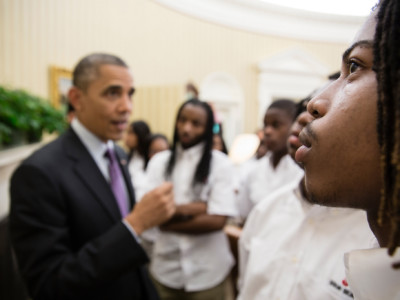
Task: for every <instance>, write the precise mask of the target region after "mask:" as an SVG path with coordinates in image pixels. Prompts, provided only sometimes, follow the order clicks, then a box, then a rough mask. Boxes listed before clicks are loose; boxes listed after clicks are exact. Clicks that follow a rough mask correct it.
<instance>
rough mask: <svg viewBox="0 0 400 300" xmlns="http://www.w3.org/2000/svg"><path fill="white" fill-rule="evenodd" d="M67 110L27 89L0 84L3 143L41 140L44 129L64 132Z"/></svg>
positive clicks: (1, 137)
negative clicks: (60, 108) (16, 88)
mask: <svg viewBox="0 0 400 300" xmlns="http://www.w3.org/2000/svg"><path fill="white" fill-rule="evenodd" d="M65 128H66V121H65V114H64V112H63V111H61V110H58V109H56V108H54V107H53V106H51V105H50V104H49V103H48V101H45V100H43V99H41V98H40V97H37V96H34V95H32V94H30V93H28V92H26V91H22V90H12V89H7V88H4V87H1V86H0V147H1V148H3V149H4V148H7V147H12V146H15V145H20V144H23V143H33V142H37V141H40V139H41V137H42V134H43V132H48V133H53V132H58V133H61V132H62V131H64V129H65Z"/></svg>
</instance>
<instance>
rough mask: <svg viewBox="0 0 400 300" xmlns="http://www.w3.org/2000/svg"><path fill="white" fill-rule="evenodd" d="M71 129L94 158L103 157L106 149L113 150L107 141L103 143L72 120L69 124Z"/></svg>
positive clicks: (77, 121) (80, 124) (112, 144)
mask: <svg viewBox="0 0 400 300" xmlns="http://www.w3.org/2000/svg"><path fill="white" fill-rule="evenodd" d="M71 127H72V129H73V130H74V131H75V133H76V134H77V135H78V137H79V138H80V139H81V141H82V143H83V144H84V145H85V147H86V149H87V150H88V151H89V153H90V154H91V155H92V156H93V157H94V158H95V159H99V158H102V157H103V156H104V153H105V152H106V150H107V148H111V149H112V148H114V143H113V142H112V141H111V140H108V141H107V143H104V142H103V141H102V140H100V139H99V138H98V137H97V136H96V135H94V134H93V133H92V132H90V131H89V130H88V129H87V128H86V127H85V126H84V125H83V124H82V123H81V122H80V121H79V120H78V118H74V119H73V120H72V122H71Z"/></svg>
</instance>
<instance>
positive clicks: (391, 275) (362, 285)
mask: <svg viewBox="0 0 400 300" xmlns="http://www.w3.org/2000/svg"><path fill="white" fill-rule="evenodd" d="M399 261H400V248H399V247H398V248H397V249H396V252H395V254H394V256H389V255H388V252H387V248H377V249H367V250H357V251H352V252H349V253H346V255H345V258H344V262H345V267H346V276H347V281H348V282H349V285H350V287H351V289H352V291H353V294H354V299H355V300H377V299H379V300H381V299H382V300H399V299H400V270H395V269H393V268H392V264H393V263H394V262H399Z"/></svg>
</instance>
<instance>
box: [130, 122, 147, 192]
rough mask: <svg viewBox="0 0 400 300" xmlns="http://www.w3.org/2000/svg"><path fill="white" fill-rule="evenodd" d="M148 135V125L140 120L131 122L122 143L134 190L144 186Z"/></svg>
mask: <svg viewBox="0 0 400 300" xmlns="http://www.w3.org/2000/svg"><path fill="white" fill-rule="evenodd" d="M150 135H151V130H150V127H149V125H148V124H147V123H146V122H145V121H141V120H139V121H134V122H132V123H131V124H130V125H129V128H128V130H127V132H126V134H125V139H124V142H125V145H126V147H127V148H128V169H129V173H130V174H131V176H132V184H133V186H134V188H135V189H136V190H139V189H140V188H141V186H142V185H143V184H145V179H146V178H145V164H146V155H147V144H148V139H149V138H150ZM136 196H138V195H136Z"/></svg>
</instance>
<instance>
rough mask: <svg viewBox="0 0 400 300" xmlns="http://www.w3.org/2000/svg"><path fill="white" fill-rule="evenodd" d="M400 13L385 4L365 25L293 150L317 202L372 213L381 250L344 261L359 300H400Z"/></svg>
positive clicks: (312, 107) (393, 1) (315, 102)
mask: <svg viewBox="0 0 400 300" xmlns="http://www.w3.org/2000/svg"><path fill="white" fill-rule="evenodd" d="M399 15H400V6H399V5H398V1H397V0H383V1H381V3H380V4H379V6H378V8H377V9H376V10H375V11H374V12H373V13H372V14H371V16H370V17H369V18H368V19H367V21H366V22H365V24H364V25H363V26H362V28H361V30H360V31H359V32H358V33H357V34H356V37H355V38H354V40H353V43H352V45H351V46H350V47H349V48H348V50H346V51H345V52H344V54H343V59H342V68H341V76H340V78H339V79H338V80H336V81H335V82H334V83H332V84H331V85H330V86H328V87H327V88H325V89H324V90H323V91H322V92H321V93H319V94H318V95H317V96H316V97H314V98H313V99H312V100H311V101H310V102H309V104H308V106H307V109H308V111H309V113H310V114H312V115H313V116H314V118H315V120H314V121H312V122H311V123H310V124H309V125H307V127H305V129H303V131H302V132H301V134H300V139H301V141H302V143H303V145H304V146H302V147H300V148H299V150H297V152H296V160H297V161H299V162H301V163H302V164H303V165H304V168H305V175H306V177H305V184H306V188H307V192H308V193H309V194H310V197H311V199H312V200H313V201H314V202H317V203H320V204H324V205H329V206H344V207H353V208H361V209H364V210H365V211H366V212H367V217H368V222H369V225H370V228H371V229H372V231H373V232H374V235H375V236H376V238H377V240H378V242H379V246H380V247H381V249H372V250H364V251H356V252H351V253H349V254H348V255H347V256H346V263H347V268H348V269H347V278H348V282H349V284H350V286H351V288H352V289H353V292H354V297H355V299H357V300H360V299H385V300H391V299H399V298H400V285H399V282H400V270H399V267H400V263H399V262H400V258H399V251H400V250H399V245H400V234H399V233H400V205H399V204H400V172H399V170H400V160H399V151H400V145H399V143H400V113H399V112H400V93H399V87H400V65H399V62H400V52H399V47H398V41H399V40H400V31H399V30H398V24H399V19H398V16H399ZM387 254H390V255H393V254H394V255H395V256H394V258H392V259H391V261H390V260H389V259H388V257H387ZM394 268H397V269H394ZM359 270H362V272H360V271H359ZM376 277H378V278H379V279H380V280H374V278H376ZM371 295H372V296H371ZM371 297H372V298H371Z"/></svg>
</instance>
